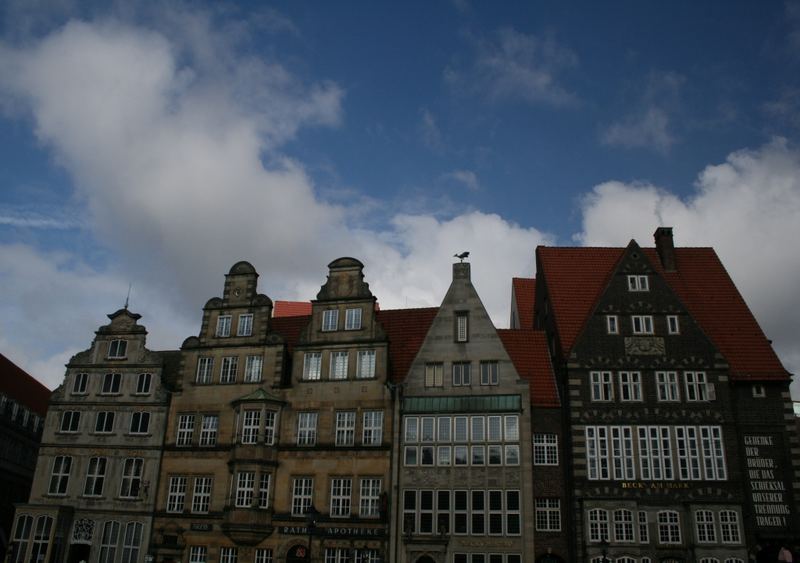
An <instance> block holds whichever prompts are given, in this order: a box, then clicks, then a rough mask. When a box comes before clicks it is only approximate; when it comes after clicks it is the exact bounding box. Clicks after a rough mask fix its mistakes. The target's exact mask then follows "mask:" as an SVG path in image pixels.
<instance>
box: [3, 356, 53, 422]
mask: <svg viewBox="0 0 800 563" xmlns="http://www.w3.org/2000/svg"><path fill="white" fill-rule="evenodd" d="M0 392H1V393H3V394H5V395H6V397H8V398H10V399H14V401H16V402H17V403H19V404H21V405H25V406H26V407H28V408H29V409H30V410H31V411H33V412H35V413H36V414H38V415H39V416H42V417H43V416H45V415H46V414H47V404H48V403H49V402H50V394H51V391H50V389H48V388H47V387H45V386H44V385H42V384H41V383H39V382H38V381H37V380H36V379H35V378H33V377H32V376H31V375H29V374H28V373H27V372H26V371H25V370H23V369H22V368H21V367H19V366H18V365H16V364H15V363H14V362H12V361H11V360H9V359H8V358H6V357H5V356H4V355H3V354H0Z"/></svg>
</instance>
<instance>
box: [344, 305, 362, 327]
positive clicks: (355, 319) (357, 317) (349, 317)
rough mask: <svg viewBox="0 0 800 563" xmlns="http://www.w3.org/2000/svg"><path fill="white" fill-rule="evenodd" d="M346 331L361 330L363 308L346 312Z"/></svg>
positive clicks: (346, 310)
mask: <svg viewBox="0 0 800 563" xmlns="http://www.w3.org/2000/svg"><path fill="white" fill-rule="evenodd" d="M344 329H345V330H361V307H355V308H353V309H345V310H344Z"/></svg>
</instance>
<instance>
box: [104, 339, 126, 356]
mask: <svg viewBox="0 0 800 563" xmlns="http://www.w3.org/2000/svg"><path fill="white" fill-rule="evenodd" d="M127 353H128V341H127V340H112V341H111V342H109V344H108V357H109V358H124V357H125V355H126V354H127Z"/></svg>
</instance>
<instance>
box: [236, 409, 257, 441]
mask: <svg viewBox="0 0 800 563" xmlns="http://www.w3.org/2000/svg"><path fill="white" fill-rule="evenodd" d="M260 427H261V411H257V410H246V411H244V418H243V420H242V438H241V440H242V444H255V443H257V442H258V429H259V428H260Z"/></svg>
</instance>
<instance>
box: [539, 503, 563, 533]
mask: <svg viewBox="0 0 800 563" xmlns="http://www.w3.org/2000/svg"><path fill="white" fill-rule="evenodd" d="M534 504H535V520H536V531H537V532H560V531H561V499H557V498H537V499H535V502H534Z"/></svg>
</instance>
